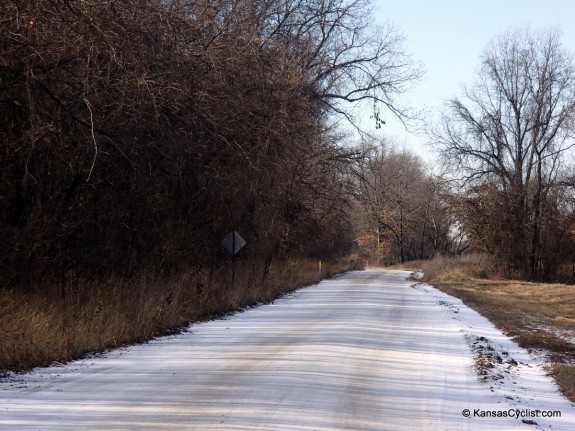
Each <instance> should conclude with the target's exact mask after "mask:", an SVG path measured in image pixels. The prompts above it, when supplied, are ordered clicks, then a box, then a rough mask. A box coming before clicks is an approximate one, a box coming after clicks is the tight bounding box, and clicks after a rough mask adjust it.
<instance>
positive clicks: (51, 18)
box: [0, 0, 419, 292]
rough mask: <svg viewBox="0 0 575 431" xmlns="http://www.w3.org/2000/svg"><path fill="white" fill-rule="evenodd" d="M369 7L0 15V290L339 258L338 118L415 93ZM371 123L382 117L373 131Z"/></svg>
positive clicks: (344, 201)
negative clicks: (234, 237) (238, 238)
mask: <svg viewBox="0 0 575 431" xmlns="http://www.w3.org/2000/svg"><path fill="white" fill-rule="evenodd" d="M368 17H369V4H368V3H367V2H365V1H363V0H357V1H345V0H297V1H293V0H266V1H255V0H240V1H237V0H234V1H232V0H202V1H195V2H187V1H180V0H169V1H162V0H144V1H142V0H109V1H102V2H88V1H78V2H69V1H67V0H29V1H24V2H22V1H13V0H8V1H6V2H3V3H2V5H1V6H0V23H1V26H0V145H1V147H2V149H1V152H0V243H1V244H2V247H0V268H1V269H0V285H2V286H28V287H30V288H35V287H37V286H39V285H41V283H42V281H44V280H54V281H57V282H58V283H60V284H61V285H62V287H63V289H64V290H63V292H65V291H66V290H67V289H70V288H73V287H74V286H75V285H76V284H78V283H80V282H81V281H82V280H86V279H95V280H97V279H103V278H104V277H107V276H109V275H119V276H122V277H129V276H131V275H133V274H136V273H138V272H139V271H142V270H144V269H145V270H147V271H154V272H156V273H157V274H160V273H161V274H170V273H173V272H176V271H177V270H178V269H181V268H183V267H189V266H195V265H197V266H198V267H200V266H201V265H205V264H208V265H212V264H213V263H214V262H217V261H218V260H219V259H222V258H223V257H224V255H223V254H222V252H221V246H220V245H219V242H220V240H221V239H222V238H223V237H224V236H225V234H226V233H227V232H228V231H229V230H232V229H237V230H239V231H240V232H241V233H242V235H243V236H244V237H245V238H246V239H247V240H248V242H249V247H247V248H246V250H245V251H244V252H243V253H244V254H245V255H246V257H248V258H253V259H260V260H262V261H266V262H268V264H269V262H271V260H273V259H277V258H282V257H286V256H302V257H305V256H321V257H330V256H338V255H341V254H343V253H345V252H347V251H348V250H349V248H350V247H351V245H352V243H353V232H352V229H351V225H350V221H349V217H348V211H347V209H348V208H349V205H350V202H349V198H348V196H350V194H349V193H348V192H349V187H350V185H352V183H353V181H352V179H351V176H350V172H349V166H350V164H349V162H350V160H352V159H353V158H354V157H355V153H354V152H353V151H351V150H345V149H343V148H342V147H341V146H340V143H339V136H338V131H337V129H336V128H334V127H333V126H332V122H331V121H332V120H331V119H332V118H333V115H334V114H335V115H340V116H342V117H344V118H348V119H349V114H348V111H347V110H346V104H348V103H351V104H353V103H356V102H358V101H361V100H369V101H371V102H373V104H374V106H376V111H377V110H378V109H380V108H378V107H383V108H387V109H388V110H391V111H393V112H394V114H395V115H403V111H402V110H401V108H400V107H399V106H398V105H397V104H396V103H395V100H394V95H396V94H398V93H401V92H402V91H403V90H404V89H405V85H406V84H407V83H409V81H411V80H412V79H413V78H415V77H417V75H418V73H419V72H418V71H417V70H416V69H412V68H410V64H409V61H408V60H407V59H406V58H405V57H404V55H403V54H402V49H401V38H399V37H398V36H397V35H396V34H395V32H394V31H393V29H390V28H386V29H376V28H373V27H371V26H370V23H369V19H368ZM375 117H376V119H378V120H379V119H380V114H379V111H377V112H376V114H375Z"/></svg>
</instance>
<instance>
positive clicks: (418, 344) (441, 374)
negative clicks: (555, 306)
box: [0, 270, 575, 431]
mask: <svg viewBox="0 0 575 431" xmlns="http://www.w3.org/2000/svg"><path fill="white" fill-rule="evenodd" d="M408 275H409V273H407V272H401V271H379V270H368V271H360V272H352V273H348V274H345V275H343V276H340V277H337V278H334V279H331V280H326V281H324V282H322V283H320V284H319V285H315V286H312V287H310V288H306V289H301V290H299V291H297V292H295V293H293V294H291V295H289V296H287V297H285V298H283V299H280V300H278V301H276V302H275V303H273V304H270V305H265V306H261V307H257V308H254V309H250V310H248V311H246V312H243V313H238V314H236V315H234V316H231V317H228V318H226V319H224V320H217V321H212V322H206V323H201V324H196V325H193V326H191V327H190V328H189V331H188V332H184V333H182V334H179V335H175V336H170V337H165V338H161V339H158V340H154V341H152V342H150V343H148V344H144V345H138V346H133V347H129V348H125V349H120V350H116V351H113V352H109V353H107V354H105V355H103V356H102V357H97V358H91V359H85V360H82V361H77V362H74V363H71V364H68V365H66V366H62V367H51V368H49V369H39V370H35V371H34V372H32V373H28V374H26V375H23V376H16V377H12V378H11V379H8V381H5V382H2V383H0V429H2V430H43V431H45V430H95V429H101V430H201V431H208V430H250V431H251V430H298V431H301V430H317V431H320V430H321V431H327V430H373V431H376V430H377V431H380V430H395V431H398V430H415V429H417V430H428V429H429V430H466V429H469V430H508V429H509V430H511V429H526V430H529V429H532V430H533V429H545V430H547V429H552V430H575V407H573V406H572V405H571V404H570V403H569V402H568V401H567V400H566V399H565V398H563V397H562V396H561V395H560V394H559V392H558V391H557V389H556V387H555V386H554V384H553V382H552V380H551V379H550V378H549V377H547V376H545V374H544V371H543V370H542V368H541V366H540V365H538V364H533V363H531V362H532V360H531V359H530V357H529V355H528V354H527V352H525V351H523V350H522V349H520V348H518V347H517V346H516V345H515V344H513V343H512V342H511V341H510V340H509V339H507V338H506V337H505V336H503V335H502V334H501V333H499V332H498V331H497V330H495V329H494V328H493V326H492V325H491V324H490V323H489V322H488V321H487V320H485V319H484V318H483V317H481V316H479V315H477V314H476V313H475V312H473V311H471V310H470V309H468V308H467V307H465V306H463V304H462V303H461V302H460V301H459V300H457V299H454V298H451V297H449V296H447V295H445V294H443V293H441V292H439V291H437V290H435V289H433V288H431V287H429V286H425V285H419V286H415V287H413V285H414V282H413V281H407V280H406V277H407V276H408ZM479 337H482V338H481V340H483V341H485V342H487V343H488V346H486V348H488V349H491V348H493V349H494V351H497V352H500V354H501V355H503V361H502V364H499V365H498V366H497V367H496V368H495V370H493V372H494V373H500V375H501V377H503V378H500V377H498V376H499V374H497V375H491V377H493V378H491V377H489V376H488V377H486V379H487V380H486V381H480V379H479V378H478V376H477V374H476V373H475V371H474V369H473V357H472V350H471V348H470V344H471V345H473V343H476V344H477V343H478V341H477V340H479ZM483 341H482V342H483ZM511 359H512V360H511ZM513 361H516V362H517V364H518V365H512V362H513ZM465 409H468V410H469V415H470V417H465V416H464V413H466V412H464V411H465ZM516 409H518V410H516ZM537 409H539V410H545V411H549V410H552V411H558V412H560V414H561V417H557V418H541V417H535V416H533V414H534V413H535V414H538V413H536V411H537ZM514 412H515V413H514ZM486 414H489V415H491V416H493V415H495V416H497V415H499V414H501V415H504V414H506V415H507V416H510V415H513V416H517V415H520V417H519V418H517V417H506V418H505V417H500V418H497V417H496V418H493V417H492V418H488V417H481V416H482V415H483V416H484V415H486ZM521 415H523V416H522V417H521ZM526 422H527V423H526Z"/></svg>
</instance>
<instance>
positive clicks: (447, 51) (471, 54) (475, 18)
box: [373, 0, 575, 158]
mask: <svg viewBox="0 0 575 431" xmlns="http://www.w3.org/2000/svg"><path fill="white" fill-rule="evenodd" d="M373 5H374V6H375V9H376V10H375V12H376V14H375V21H376V22H377V23H379V24H385V23H386V22H389V23H392V24H393V25H394V26H395V27H396V28H397V30H398V31H399V32H401V33H402V34H403V35H404V36H405V37H406V41H405V48H406V50H407V51H408V52H409V53H411V55H412V56H413V59H414V60H415V61H416V62H421V64H422V65H423V68H424V70H425V72H426V73H425V76H424V77H423V79H422V80H421V82H419V83H418V84H417V85H416V86H415V88H413V89H412V90H411V91H410V92H409V93H408V94H406V95H405V96H404V97H402V99H401V102H402V103H408V104H410V105H412V106H413V107H415V108H418V109H420V108H423V107H427V108H430V109H440V108H441V104H442V102H443V101H444V100H447V99H450V98H453V97H455V96H459V95H460V94H461V87H462V84H471V83H472V82H473V81H474V79H475V76H476V75H475V72H476V70H477V68H478V66H479V62H480V59H479V58H480V55H481V53H482V52H483V51H484V49H485V48H486V47H487V46H488V45H489V43H490V42H491V41H492V40H493V39H494V38H495V37H496V36H498V35H500V34H502V33H505V32H506V31H507V30H510V29H514V28H519V27H523V26H529V27H530V28H531V29H533V30H535V31H537V30H543V29H546V28H549V27H559V29H560V30H561V32H562V33H563V34H562V38H561V40H562V42H563V45H564V47H565V48H566V49H567V50H569V51H570V52H572V53H573V54H574V55H575V1H573V0H498V1H496V0H483V1H468V0H436V1H432V0H400V1H397V0H396V1H393V2H391V1H382V0H373ZM385 120H386V121H387V125H386V126H384V127H383V128H382V129H381V133H384V134H387V135H391V136H394V137H395V138H396V139H397V140H398V141H399V142H400V143H402V142H404V143H405V147H406V148H408V149H412V150H413V151H415V152H416V153H418V154H422V155H425V156H426V158H428V157H429V155H428V148H427V147H426V146H425V138H423V137H421V136H415V135H413V134H410V133H408V132H406V131H405V130H404V128H403V126H402V125H401V123H400V122H399V121H397V120H395V119H394V118H392V116H391V115H389V114H387V113H385Z"/></svg>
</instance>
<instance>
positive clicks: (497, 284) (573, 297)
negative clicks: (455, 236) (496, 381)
mask: <svg viewBox="0 0 575 431" xmlns="http://www.w3.org/2000/svg"><path fill="white" fill-rule="evenodd" d="M473 261H475V263H473ZM479 262H480V260H478V257H475V258H468V259H467V261H464V262H463V264H461V262H460V261H457V260H454V261H452V262H451V263H450V262H449V260H447V259H446V260H444V261H443V262H441V263H440V264H438V263H434V262H431V263H429V266H430V267H431V268H433V271H432V272H431V273H429V274H428V273H426V275H425V279H426V281H428V282H430V283H431V284H433V285H434V286H436V287H438V288H439V289H441V290H443V291H444V292H446V293H448V294H449V295H452V296H456V297H458V298H460V299H461V300H462V301H463V302H464V303H465V304H466V305H468V306H470V307H471V308H473V309H475V310H477V311H478V312H479V313H481V314H483V315H484V316H486V317H487V318H488V319H489V320H491V321H492V322H493V323H494V324H495V325H496V326H497V327H498V328H499V329H501V330H502V331H503V332H505V333H506V334H508V335H509V336H511V337H514V338H515V340H516V341H517V343H518V344H519V345H520V346H522V347H525V348H527V349H542V350H544V351H546V352H548V354H549V359H550V362H551V365H550V367H549V371H550V374H551V375H553V376H554V377H555V379H556V380H557V383H558V385H559V387H560V388H561V390H562V391H563V393H564V394H565V395H566V396H567V397H568V398H569V399H570V400H571V401H574V402H575V344H573V343H572V342H570V340H573V338H575V286H573V285H566V284H543V283H530V282H524V281H516V280H501V279H486V278H479V277H478V275H480V274H483V273H484V271H485V261H484V262H483V264H480V263H479ZM438 268H439V269H438ZM442 268H443V270H442ZM424 270H425V265H424Z"/></svg>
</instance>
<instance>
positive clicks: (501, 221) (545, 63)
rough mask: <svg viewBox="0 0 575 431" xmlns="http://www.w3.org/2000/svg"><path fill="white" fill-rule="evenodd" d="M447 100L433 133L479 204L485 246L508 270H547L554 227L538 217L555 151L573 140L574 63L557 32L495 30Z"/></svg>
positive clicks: (544, 211)
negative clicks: (458, 91)
mask: <svg viewBox="0 0 575 431" xmlns="http://www.w3.org/2000/svg"><path fill="white" fill-rule="evenodd" d="M447 108H448V109H447V112H446V114H445V115H444V116H443V118H442V122H441V125H440V126H439V127H438V129H436V130H435V133H434V140H435V142H436V143H437V145H438V146H439V148H440V149H441V151H442V154H443V156H444V158H445V159H446V160H448V161H449V162H450V163H451V165H452V167H454V168H455V169H457V170H458V171H459V172H461V173H462V177H461V178H462V179H463V181H464V184H465V185H467V186H469V187H470V188H469V189H468V190H469V191H470V192H471V193H472V196H471V197H473V202H475V204H474V205H475V209H476V210H480V209H483V210H482V217H481V218H480V219H482V218H485V222H484V223H488V224H489V226H490V229H495V231H493V230H491V231H490V234H489V235H490V237H491V238H487V237H483V238H482V240H483V241H484V242H485V244H486V246H487V248H488V249H489V250H491V251H492V253H494V254H496V255H497V257H498V258H500V259H502V260H503V261H504V262H506V264H507V266H508V269H509V270H510V271H519V272H521V273H522V274H524V275H529V276H531V277H540V276H542V275H543V274H544V273H548V272H549V271H552V268H550V267H549V265H548V264H549V263H550V262H548V261H547V260H546V254H547V253H548V252H549V251H550V247H552V244H549V243H548V241H546V238H545V236H546V235H547V234H550V231H551V230H552V229H553V228H554V227H553V226H552V225H550V224H549V223H546V220H547V217H548V216H550V214H551V213H552V212H553V210H552V209H551V208H550V205H551V207H552V206H553V204H552V203H551V195H552V194H553V193H554V192H553V190H554V188H555V187H556V186H557V185H558V175H559V174H560V170H561V166H562V157H563V155H564V154H565V152H566V151H567V150H568V149H570V148H572V147H573V145H575V141H574V140H573V131H574V125H575V124H574V121H575V64H574V62H573V57H572V55H571V54H570V53H568V52H567V51H566V50H565V49H564V48H562V46H561V43H560V34H559V32H558V31H555V30H549V31H546V32H541V33H536V32H532V31H529V30H527V29H521V30H516V31H512V32H509V33H506V34H504V35H502V36H501V37H499V38H497V39H496V40H495V41H494V42H493V44H492V45H491V46H490V47H489V48H488V49H487V50H486V51H485V52H484V54H483V56H482V60H481V68H480V71H479V75H478V78H477V81H476V82H475V84H474V85H473V86H471V87H469V88H467V89H466V90H465V94H464V98H463V99H453V100H451V101H450V102H449V103H448V106H447ZM487 208H489V210H487ZM475 220H476V222H478V220H479V219H475ZM468 222H469V221H468ZM467 227H468V229H469V230H470V231H475V232H479V231H481V230H482V228H481V227H480V226H469V225H468V226H467ZM495 238H497V239H495ZM546 265H547V267H546Z"/></svg>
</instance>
